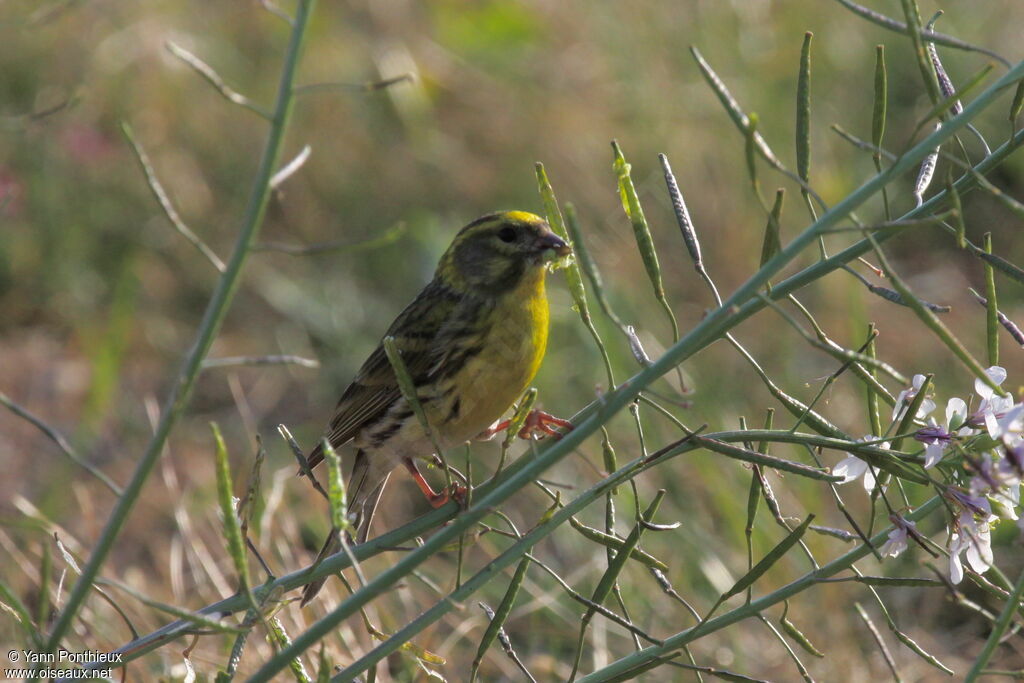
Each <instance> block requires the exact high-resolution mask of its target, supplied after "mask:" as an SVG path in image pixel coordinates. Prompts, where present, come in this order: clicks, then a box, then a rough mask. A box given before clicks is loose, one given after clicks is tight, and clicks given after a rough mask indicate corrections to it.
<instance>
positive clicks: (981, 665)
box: [964, 571, 1024, 683]
mask: <svg viewBox="0 0 1024 683" xmlns="http://www.w3.org/2000/svg"><path fill="white" fill-rule="evenodd" d="M1022 595H1024V571H1022V572H1021V574H1020V578H1019V579H1017V585H1016V586H1014V588H1013V593H1011V594H1010V596H1009V597H1008V598H1007V599H1006V604H1005V605H1003V611H1002V612H1001V613H1000V614H999V619H998V620H997V621H996V624H995V626H994V627H993V628H992V632H991V633H990V634H989V636H988V640H986V641H985V647H983V648H982V649H981V653H980V654H979V655H978V658H977V659H975V660H974V665H973V666H971V670H970V671H968V672H967V676H965V677H964V683H972V681H976V680H977V679H978V677H979V676H981V675H982V673H983V672H984V669H985V666H986V665H987V664H988V660H989V659H991V658H992V654H993V653H994V652H995V650H996V646H997V645H999V641H1000V640H1002V638H1003V635H1004V634H1005V633H1006V629H1007V628H1009V626H1010V621H1011V620H1012V619H1013V615H1014V614H1016V612H1017V608H1018V607H1019V605H1020V599H1021V596H1022Z"/></svg>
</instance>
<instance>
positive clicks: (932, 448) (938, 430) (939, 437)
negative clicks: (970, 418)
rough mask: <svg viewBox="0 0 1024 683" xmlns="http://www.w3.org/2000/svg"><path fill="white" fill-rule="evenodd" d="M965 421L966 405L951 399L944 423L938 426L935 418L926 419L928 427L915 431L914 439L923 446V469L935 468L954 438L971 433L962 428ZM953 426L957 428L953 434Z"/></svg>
mask: <svg viewBox="0 0 1024 683" xmlns="http://www.w3.org/2000/svg"><path fill="white" fill-rule="evenodd" d="M966 420H967V404H966V403H964V400H963V399H962V398H951V399H949V401H948V402H947V403H946V422H945V424H942V425H940V424H939V423H938V422H936V421H935V418H933V417H930V418H928V426H927V427H924V428H923V429H919V430H917V432H916V433H915V434H914V438H915V439H917V440H918V441H920V442H921V443H923V444H925V447H924V467H925V469H928V468H930V467H935V465H936V464H938V462H939V461H940V460H942V454H943V453H945V451H946V449H947V448H949V446H950V445H951V444H952V443H953V437H954V436H962V435H965V434H969V433H970V432H971V429H970V427H964V426H963V424H964V422H965V421H966ZM954 425H955V426H956V427H957V428H958V429H957V431H956V432H955V433H954V432H953V431H951V430H952V429H953V428H954Z"/></svg>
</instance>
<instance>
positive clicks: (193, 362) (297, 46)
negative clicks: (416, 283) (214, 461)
mask: <svg viewBox="0 0 1024 683" xmlns="http://www.w3.org/2000/svg"><path fill="white" fill-rule="evenodd" d="M313 3H314V0H300V2H299V4H298V10H297V12H296V15H295V22H294V26H293V29H292V33H291V39H290V42H289V44H288V50H287V52H286V54H285V62H284V66H283V67H282V73H281V81H280V84H279V85H278V90H277V99H276V103H275V106H274V116H273V119H272V121H271V126H270V131H269V133H268V134H267V142H266V145H265V147H264V149H263V156H262V158H261V159H260V164H259V168H258V170H257V172H256V178H255V180H254V182H253V186H252V191H251V194H250V195H249V201H248V204H247V206H246V209H245V215H244V218H243V219H242V227H241V230H240V231H239V234H238V239H237V240H236V242H235V248H234V251H233V252H232V254H231V259H230V260H229V261H228V264H227V268H226V270H225V271H224V274H223V275H222V276H221V278H220V280H219V281H218V283H217V288H216V289H215V290H214V292H213V296H211V297H210V302H209V304H207V307H206V312H205V313H204V314H203V320H202V322H201V323H200V325H199V331H198V332H197V334H196V340H195V343H194V344H193V345H192V348H191V350H190V351H189V352H188V355H187V356H186V357H185V360H184V361H183V362H182V365H181V369H180V370H179V371H178V374H177V376H176V378H175V381H174V386H173V387H172V388H171V392H170V394H169V395H168V397H167V400H166V401H165V402H164V405H163V410H162V411H161V416H160V423H159V424H158V425H157V428H156V432H155V433H154V434H153V438H152V440H151V441H150V442H149V446H148V447H147V448H146V452H145V453H144V454H143V455H142V457H141V458H140V459H139V463H138V465H137V466H136V467H135V473H134V474H133V475H132V479H131V481H130V482H128V485H127V486H126V487H125V489H124V493H123V494H122V495H121V497H120V498H119V499H118V501H117V505H115V506H114V510H113V511H112V512H111V513H110V518H109V519H108V520H107V523H106V526H104V528H103V533H102V534H101V535H100V538H99V540H98V541H97V542H96V546H95V548H94V549H93V551H92V554H91V555H90V556H89V562H88V563H87V564H86V565H85V567H84V568H83V569H82V575H81V576H80V577H79V579H78V581H77V582H76V583H75V587H74V589H73V590H72V591H71V594H70V595H69V596H68V599H67V602H66V603H65V606H64V609H63V610H62V611H61V614H60V617H59V618H58V619H57V622H56V623H55V624H54V626H53V629H52V630H51V631H50V636H49V638H48V640H47V642H46V652H47V653H52V652H53V651H54V650H56V648H57V646H58V645H60V642H61V640H62V639H63V637H64V635H65V634H66V633H67V631H68V629H69V628H70V627H71V622H72V620H73V619H74V618H75V614H77V612H78V609H79V608H80V607H81V606H82V601H83V600H85V597H86V595H88V593H89V591H90V590H92V586H93V582H94V581H95V580H96V576H97V575H98V574H99V571H100V568H101V567H102V566H103V562H104V561H105V560H106V559H107V555H109V554H110V550H111V548H113V546H114V541H115V540H116V539H117V536H118V534H119V533H120V531H121V528H122V527H123V526H124V522H125V520H126V519H127V518H128V514H129V513H130V512H131V510H132V507H134V505H135V501H136V500H138V497H139V494H140V493H141V491H142V486H143V484H145V482H146V479H147V478H148V477H149V474H150V472H152V471H153V466H154V465H155V464H156V461H157V459H158V458H159V457H160V454H161V453H162V452H163V450H164V444H165V443H166V442H167V437H168V435H169V434H170V432H171V429H172V428H173V427H174V424H175V423H176V422H177V421H178V418H179V417H181V414H182V413H183V412H184V410H185V406H186V404H187V403H188V399H189V397H190V395H191V393H192V388H193V385H194V384H195V380H196V377H197V376H198V375H199V371H200V369H201V367H202V362H203V358H204V357H205V356H206V354H207V352H208V351H209V350H210V346H211V345H212V344H213V340H214V338H215V337H216V336H217V332H218V330H219V329H220V325H221V322H222V321H223V320H224V315H225V314H226V313H227V310H228V306H229V305H230V303H231V299H232V297H233V296H234V294H235V291H236V290H237V289H238V283H239V276H240V275H241V272H242V266H243V265H244V264H245V259H246V256H248V253H249V247H250V246H251V245H252V242H253V240H254V239H255V237H256V234H257V232H258V231H259V227H260V224H261V223H262V222H263V215H264V213H265V211H266V207H267V200H268V198H269V197H270V177H271V176H272V175H273V173H274V170H275V167H276V166H277V161H278V158H279V156H280V152H281V146H282V141H283V139H284V134H285V129H286V127H287V124H288V118H289V116H290V114H291V109H292V101H293V93H292V84H293V82H294V79H295V71H296V67H297V66H298V62H299V54H300V52H301V50H302V42H303V39H304V38H305V35H306V27H307V25H308V23H309V15H310V13H311V11H312V8H313Z"/></svg>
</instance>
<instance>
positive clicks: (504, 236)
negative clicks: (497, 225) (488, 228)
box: [498, 226, 516, 242]
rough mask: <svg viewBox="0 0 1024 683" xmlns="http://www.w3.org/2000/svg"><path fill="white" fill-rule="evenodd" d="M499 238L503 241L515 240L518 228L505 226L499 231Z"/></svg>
mask: <svg viewBox="0 0 1024 683" xmlns="http://www.w3.org/2000/svg"><path fill="white" fill-rule="evenodd" d="M498 239H500V240H501V241H502V242H513V241H515V239H516V229H515V228H510V227H508V226H505V227H504V228H502V229H501V230H499V231H498Z"/></svg>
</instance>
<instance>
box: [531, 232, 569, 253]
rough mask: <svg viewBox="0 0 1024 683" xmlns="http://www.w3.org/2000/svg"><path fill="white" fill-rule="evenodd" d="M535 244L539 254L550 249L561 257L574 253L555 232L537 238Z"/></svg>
mask: <svg viewBox="0 0 1024 683" xmlns="http://www.w3.org/2000/svg"><path fill="white" fill-rule="evenodd" d="M534 244H535V246H536V248H537V251H539V252H544V251H547V250H549V249H550V250H551V251H553V252H555V253H556V254H558V255H559V256H568V255H569V254H571V253H572V249H571V248H570V247H569V245H568V244H566V243H565V240H563V239H562V238H561V237H559V236H558V235H556V234H555V233H553V232H547V233H544V234H543V235H541V236H540V237H538V238H537V241H536V242H535V243H534Z"/></svg>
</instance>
